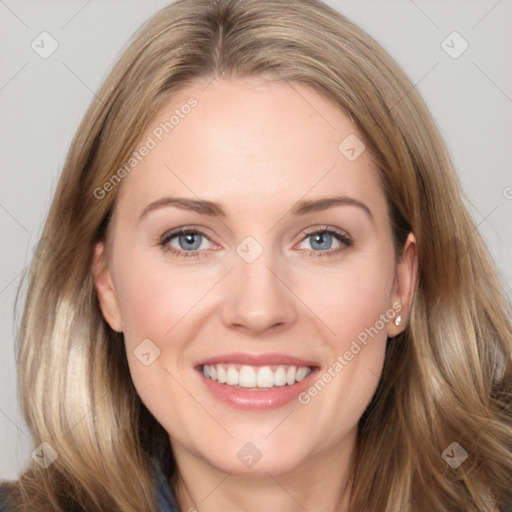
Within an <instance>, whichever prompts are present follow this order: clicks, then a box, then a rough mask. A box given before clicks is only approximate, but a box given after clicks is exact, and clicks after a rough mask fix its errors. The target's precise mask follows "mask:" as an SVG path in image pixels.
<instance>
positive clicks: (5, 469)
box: [0, 0, 512, 479]
mask: <svg viewBox="0 0 512 512" xmlns="http://www.w3.org/2000/svg"><path fill="white" fill-rule="evenodd" d="M292 1H293V0H292ZM295 1H298V0H295ZM167 3H168V2H167V1H163V0H162V1H158V0H151V1H134V0H130V1H127V0H123V1H120V0H118V1H113V0H110V1H104V0H103V1H100V0H89V1H87V0H81V1H75V0H73V1H70V0H67V1H64V0H61V1H57V0H54V1H36V0H31V1H27V0H25V1H24V0H5V1H4V0H0V109H1V117H0V119H1V121H0V148H1V152H0V155H1V160H0V169H1V171H0V172H1V187H0V240H1V243H2V246H1V251H0V254H1V258H2V259H1V266H0V322H1V324H0V325H1V327H2V331H1V333H2V336H1V343H0V389H1V390H2V392H1V394H0V479H2V478H4V479H10V478H15V477H16V475H17V474H18V472H19V471H20V470H21V469H22V468H23V467H24V466H25V464H26V463H27V462H28V461H29V458H30V453H31V450H32V447H31V444H30V434H29V432H28V429H27V426H26V424H25V423H24V421H23V418H22V417H21V414H20V411H19V408H18V405H17V391H16V370H15V336H16V329H17V326H18V324H19V319H20V316H21V311H22V306H23V297H24V295H23V290H24V288H23V289H22V295H21V303H20V305H19V306H18V308H17V311H16V312H14V298H15V294H16V290H17V288H18V286H19V283H20V279H21V277H22V275H23V273H24V271H25V269H26V267H27V265H28V264H29V262H30V259H31V257H32V254H33V253H32V249H33V247H34V246H35V245H36V243H37V241H38V238H39V236H40V233H41V228H42V222H43V220H44V218H45V216H46V213H47V209H48V207H49V204H50V201H51V196H52V192H53V190H54V187H55V184H56V181H57V179H58V176H59V172H60V170H61V167H62V165H63V162H64V159H65V155H66V152H67V149H68V146H69V143H70V142H71V138H72V136H73V134H74V132H75V130H76V129H77V127H78V124H79V121H80V119H81V118H82V116H83V114H84V112H85V110H86V108H87V106H88V105H89V103H90V101H91V100H92V98H93V97H94V94H95V91H96V90H97V89H98V87H99V85H100V83H101V82H102V81H103V79H104V78H105V77H106V75H107V73H108V71H109V69H110V68H111V66H112V64H113V63H114V62H115V60H116V59H117V57H118V56H119V54H120V52H121V50H122V49H123V48H124V47H125V46H126V43H127V41H128V39H129V37H130V36H131V35H132V33H133V32H134V31H135V30H136V29H137V28H138V27H139V26H140V24H141V23H142V22H143V21H144V20H146V19H147V18H148V17H149V16H150V15H151V14H152V13H154V12H155V11H156V10H157V9H159V8H161V7H163V6H164V5H166V4H167ZM328 3H329V4H330V5H332V6H334V7H336V8H338V9H339V10H340V11H341V12H343V13H344V14H345V15H347V16H348V17H349V18H350V19H351V20H353V21H355V22H356V23H357V24H359V25H360V26H361V27H362V28H364V29H365V30H366V31H368V32H369V33H370V34H371V35H372V36H373V37H375V38H376V39H377V41H379V42H380V43H381V44H382V45H383V46H384V47H385V48H386V49H387V50H388V51H389V53H390V54H391V55H392V56H393V57H394V58H395V59H396V60H397V61H398V63H399V64H401V65H402V67H403V68H404V70H405V71H406V72H407V74H408V75H409V77H410V78H411V80H412V81H413V83H414V84H416V87H417V89H418V90H419V91H420V93H421V94H422V96H423V97H424V98H425V100H426V102H427V104H428V106H429V107H430V109H431V111H432V113H433V115H434V117H435V119H436V121H437V123H438V125H439V127H440V129H441V132H442V134H443V135H444V137H445V139H446V141H447V144H448V147H449V150H450V152H451V154H452V157H453V159H454V161H455V164H456V167H457V171H458V173H459V176H460V178H461V180H462V183H463V187H464V189H465V191H466V194H467V197H468V207H469V208H470V211H471V214H472V215H473V218H474V220H475V222H476V223H477V225H478V229H479V231H480V232H481V233H482V235H483V237H484V239H485V240H486V242H487V244H488V246H489V248H490V251H491V253H492V255H493V257H494V259H495V262H496V264H497V266H498V269H499V271H500V273H501V276H502V280H503V282H504V283H505V286H506V289H507V291H508V293H509V294H511V292H510V283H511V277H512V259H511V258H510V254H511V253H512V251H511V248H512V227H511V219H512V215H511V213H512V176H511V172H510V170H511V169H512V166H511V154H512V151H511V143H512V137H511V127H512V123H511V112H512V76H511V75H512V68H511V66H510V62H512V59H511V52H512V30H511V28H512V23H511V21H512V0H499V1H496V0H473V1H468V0H459V1H454V0H452V1H446V0H444V1H441V0H438V1H427V0H414V1H413V0H394V1H386V2H383V1H380V2H379V1H377V0H375V1H371V0H358V1H354V0H352V1H342V0H337V1H334V0H331V1H330V2H328ZM43 31H47V32H49V33H50V34H51V36H52V37H53V38H54V39H55V40H56V41H57V42H58V45H59V46H58V48H57V50H56V51H55V52H54V53H53V54H52V55H51V56H49V57H48V58H47V59H43V58H41V57H40V56H39V55H38V54H37V53H36V52H35V51H34V50H33V49H32V47H31V43H32V41H34V40H35V41H36V43H37V42H38V41H40V38H38V36H39V34H41V32H43ZM453 31H457V32H458V33H460V34H461V36H462V37H463V38H464V40H466V41H467V43H468V44H469V48H468V49H467V50H466V51H465V52H464V53H462V54H461V55H460V56H459V57H458V58H452V57H451V56H450V55H448V54H447V53H446V51H445V50H444V49H443V47H442V46H441V43H442V42H443V41H444V40H446V38H447V36H449V35H450V34H451V33H452V32H453ZM39 44H40V45H41V44H42V43H39ZM462 44H463V41H462V40H460V39H457V38H454V37H453V36H452V37H450V38H448V39H447V40H446V42H445V43H444V46H445V48H446V49H448V50H449V51H450V52H451V53H452V54H454V53H458V52H459V51H460V50H461V49H462V48H463V46H462ZM447 46H448V48H447ZM449 47H452V48H451V49H450V48H449ZM45 48H46V49H48V48H49V46H48V45H47V44H45Z"/></svg>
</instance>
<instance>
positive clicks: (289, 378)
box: [286, 366, 296, 386]
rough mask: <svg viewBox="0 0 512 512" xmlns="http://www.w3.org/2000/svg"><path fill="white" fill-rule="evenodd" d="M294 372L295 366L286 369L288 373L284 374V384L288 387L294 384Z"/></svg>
mask: <svg viewBox="0 0 512 512" xmlns="http://www.w3.org/2000/svg"><path fill="white" fill-rule="evenodd" d="M295 372H296V370H295V366H290V368H288V371H287V372H286V384H288V386H291V385H292V384H294V383H295Z"/></svg>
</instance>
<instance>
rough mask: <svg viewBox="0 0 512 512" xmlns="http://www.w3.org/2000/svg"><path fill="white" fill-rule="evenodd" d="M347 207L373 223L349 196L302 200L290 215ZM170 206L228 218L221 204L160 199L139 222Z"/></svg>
mask: <svg viewBox="0 0 512 512" xmlns="http://www.w3.org/2000/svg"><path fill="white" fill-rule="evenodd" d="M347 205H348V206H356V207H358V208H360V209H361V210H363V211H364V212H365V213H366V214H367V215H368V217H369V218H370V220H371V221H372V222H373V221H374V217H373V214H372V212H371V210H370V208H368V206H366V205H365V204H364V203H363V202H361V201H359V200H357V199H354V198H352V197H347V196H330V197H322V198H320V199H314V200H301V201H298V202H297V203H295V204H294V205H293V207H292V208H291V210H290V214H291V215H293V216H295V217H297V216H299V215H306V214H308V213H313V212H320V211H324V210H327V209H329V208H333V207H335V206H347ZM168 206H174V207H175V208H180V209H182V210H189V211H193V212H196V213H201V214H203V215H208V216H211V217H223V218H225V217H227V215H226V212H225V210H224V209H223V208H222V206H221V204H220V203H216V202H214V201H208V200H206V199H191V198H186V197H163V198H162V199H158V200H157V201H154V202H153V203H150V204H148V205H147V206H146V207H145V208H144V210H143V211H142V213H141V214H140V216H139V220H138V221H139V222H140V221H141V220H142V219H143V217H145V216H146V215H147V214H148V213H149V212H151V211H154V210H157V209H160V208H164V207H168Z"/></svg>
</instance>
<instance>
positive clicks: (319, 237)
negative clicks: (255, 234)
mask: <svg viewBox="0 0 512 512" xmlns="http://www.w3.org/2000/svg"><path fill="white" fill-rule="evenodd" d="M175 238H176V239H177V240H178V245H179V248H176V247H174V246H172V245H170V243H171V241H173V240H174V239H175ZM204 239H206V240H209V239H208V237H207V236H206V235H205V234H204V233H203V232H202V231H200V230H198V229H196V228H188V227H182V228H178V229H175V230H173V231H171V232H168V233H166V234H164V235H163V236H162V238H161V239H160V240H159V242H158V245H160V246H161V247H162V249H163V250H164V251H165V252H167V253H170V254H172V255H173V256H176V257H178V258H190V257H193V258H194V257H195V258H198V257H203V256H206V254H201V253H204V252H205V251H204V250H203V249H204V248H203V249H201V245H202V242H203V240H204ZM308 239H311V242H310V246H311V248H312V249H311V250H309V253H310V254H309V256H310V257H314V258H317V257H330V256H335V255H336V254H338V253H340V252H341V251H343V250H345V249H347V248H348V247H351V246H352V244H353V241H352V239H351V238H350V236H349V235H348V234H347V233H346V232H344V231H341V230H338V229H336V228H333V227H329V226H321V227H320V228H318V227H317V228H314V229H313V228H311V229H310V230H308V232H305V233H304V237H303V241H305V240H308ZM333 240H336V241H337V242H338V243H339V244H341V247H339V248H337V249H333V250H331V248H332V244H333Z"/></svg>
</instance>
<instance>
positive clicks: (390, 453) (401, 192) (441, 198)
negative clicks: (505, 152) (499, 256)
mask: <svg viewBox="0 0 512 512" xmlns="http://www.w3.org/2000/svg"><path fill="white" fill-rule="evenodd" d="M220 76H226V77H235V78H243V77H250V76H264V77H267V78H268V79H269V80H282V81H290V82H298V83H302V84H307V85H309V86H310V87H312V88H314V89H315V90H316V91H317V92H318V93H320V94H322V95H325V96H326V97H328V98H330V99H331V100H332V101H334V102H335V103H336V104H337V105H339V107H340V108H341V109H343V110H344V112H346V113H347V114H348V115H349V116H350V117H351V118H352V120H353V121H354V123H355V125H356V126H357V129H358V130H359V132H360V133H361V134H362V136H363V137H364V142H365V144H366V146H367V148H368V149H369V150H370V152H371V154H372V155H373V159H374V160H375V162H376V164H377V166H378V170H379V174H380V177H381V179H382V183H383V189H384V193H385V195H386V198H387V201H388V205H389V209H390V212H391V218H392V228H393V233H394V238H395V243H396V247H397V250H398V251H400V248H401V247H402V246H403V243H404V240H405V238H406V236H407V234H408V233H409V232H410V231H412V232H413V233H414V234H415V236H416V240H417V254H418V264H419V267H418V281H417V289H416V292H415V296H414V300H413V304H412V310H411V314H410V318H409V321H408V324H407V326H406V328H405V330H404V331H403V333H402V334H400V335H399V336H398V337H396V338H394V339H393V341H392V342H388V346H387V351H386V360H385V365H384V369H383V374H382V378H381V381H380V384H379V386H378V389H377V391H376V393H375V395H374V397H373V399H372V401H371V403H370V405H369V407H368V408H367V410H366V411H365V413H364V415H363V416H362V418H361V419H360V422H359V431H358V439H357V446H356V452H355V457H354V459H353V461H352V466H351V482H352V494H351V497H350V505H349V510H350V511H351V512H363V511H366V512H367V511H379V512H381V511H382V512H396V511H401V512H407V511H411V512H431V511H433V510H436V511H440V510H443V511H459V512H468V511H478V512H483V511H486V510H491V508H489V507H490V506H491V505H492V506H495V507H496V508H497V509H498V510H504V508H505V505H506V504H509V503H511V502H512V485H511V480H512V412H511V411H512V348H511V340H512V328H511V320H510V319H511V311H510V303H509V299H508V298H507V297H506V295H505V293H504V291H503V289H502V287H501V285H500V282H499V280H498V277H497V274H496V271H495V270H494V267H493V263H492V259H491V257H490V255H489V254H488V251H487V249H486V247H485V245H484V243H483V242H482V239H481V237H480V235H479V234H478V230H477V229H476V227H475V225H474V223H473V222H472V220H471V217H470V215H469V214H468V211H467V210H466V208H465V206H464V203H463V199H464V198H463V192H462V190H461V187H460V184H459V181H458V179H457V177H456V175H455V173H454V170H453V166H452V163H451V161H450V158H449V156H448V153H447V150H446V148H445V145H444V143H443V141H442V139H441V137H440V135H439V132H438V129H437V127H436V126H435V123H434V122H433V120H432V118H431V116H430V114H429V113H428V111H427V108H426V106H425V104H424V102H423V100H422V99H421V97H420V96H419V94H418V93H417V92H416V90H415V88H414V87H413V84H412V83H411V82H410V80H409V79H408V78H407V76H406V75H405V74H404V72H403V71H402V70H401V69H400V68H399V66H398V65H397V64H396V62H395V61H394V60H393V59H392V58H391V57H390V56H389V55H388V54H387V53H386V52H385V51H384V50H383V49H382V47H381V46H380V45H379V44H378V43H376V42H375V41H374V40H373V39H372V38H371V37H370V36H369V35H368V34H366V33H365V32H364V31H363V30H361V29H360V28H358V27H357V26H355V25H354V24H353V23H352V22H350V21H349V20H347V19H346V18H345V17H344V16H343V15H341V14H340V13H338V12H337V11H336V10H334V9H332V8H330V7H328V6H327V5H326V4H324V3H322V2H321V1H319V0H302V1H300V2H290V1H288V0H219V1H213V0H178V1H176V2H174V3H172V4H171V5H169V6H167V7H165V8H164V9H162V10H161V11H159V12H158V13H157V14H156V15H155V16H154V17H152V18H151V19H150V20H149V21H148V22H146V23H145V25H144V26H143V27H142V28H141V30H140V31H139V32H138V33H137V34H136V35H135V37H134V38H133V40H132V41H131V42H130V45H129V46H128V47H127V48H126V49H125V50H124V53H123V54H122V56H121V57H120V59H119V60H118V62H117V63H116V64H115V66H114V67H113V70H112V71H111V73H110V74H109V76H108V77H107V78H106V80H105V82H104V84H103V85H102V86H101V88H100V90H99V92H98V93H97V95H96V98H95V99H94V100H93V102H92V104H91V106H90V107H89V109H88V111H87V113H86V114H85V117H84V119H83V121H82V123H81V125H80V127H79V129H78V131H77V133H76V135H75V137H74V140H73V142H72V144H71V147H70V149H69V153H68V156H67V159H66V162H65V164H64V168H63V171H62V174H61V177H60V181H59V183H58V186H57V189H56V192H55V195H54V198H53V202H52V204H51V208H50V211H49V213H48V217H47V219H46V222H45V226H44V231H43V241H44V243H43V244H41V245H40V247H39V249H38V252H37V253H36V255H35V258H34V259H33V261H32V263H31V266H30V269H29V273H28V280H29V283H28V285H29V286H28V294H27V298H26V302H25V306H24V312H23V317H22V322H21V327H20V333H19V353H18V378H19V382H18V387H19V392H20V396H21V403H22V409H23V413H24V416H25V419H26V421H27V425H28V426H29V428H30V430H31V432H32V435H33V443H34V447H36V446H39V444H40V443H41V442H43V441H44V442H46V443H48V444H49V445H50V446H51V447H52V448H53V449H54V450H55V451H56V453H57V454H58V457H57V459H56V460H55V461H54V462H53V464H51V465H50V466H49V467H47V468H46V469H43V468H42V467H41V466H40V465H39V464H36V463H35V462H34V463H32V464H31V465H30V466H28V467H27V468H25V469H24V470H23V472H22V473H21V474H20V475H19V478H18V479H17V480H16V481H14V482H11V483H10V488H11V491H12V492H11V493H10V495H11V497H12V499H13V500H14V501H16V502H17V503H18V504H19V505H20V506H21V509H22V510H25V511H36V510H37V511H41V510H58V511H65V510H66V511H67V510H70V508H72V507H81V508H82V509H84V510H87V511H88V512H95V511H104V510H109V511H111V512H115V511H123V512H151V511H154V510H156V508H157V507H156V502H155V499H156V498H155V490H154V487H155V486H154V478H155V465H154V461H155V460H160V461H166V462H165V469H164V471H165V474H166V475H167V477H169V478H170V479H171V480H172V478H173V475H174V476H175V475H176V474H177V471H178V470H179V468H176V467H175V465H174V462H173V456H172V450H171V447H170V442H169V439H168V435H167V433H166V432H165V431H164V429H163V427H162V426H161V425H160V424H159V423H158V422H157V421H156V419H155V418H154V417H153V416H152V415H151V414H150V413H149V411H148V410H147V409H146V407H145V406H144V404H143V403H142V401H141V400H140V398H139V396H138V395H137V392H136V390H135V388H134V385H133V383H132V381H131V377H130V372H129V368H128V363H127V358H126V353H125V348H124V342H123V336H122V333H117V332H115V331H113V330H112V329H111V328H110V327H109V325H108V324H107V323H106V321H105V320H104V318H103V316H102V314H101V311H100V308H99V303H98V299H97V295H96V292H95V288H94V284H93V279H92V275H91V265H92V261H93V249H94V245H95V244H96V243H97V242H98V241H100V240H104V239H105V237H106V235H107V234H108V229H109V219H110V216H111V214H112V210H113V208H114V206H115V200H116V196H117V193H118V190H119V188H120V187H114V188H113V190H111V191H110V192H109V193H108V194H105V197H103V198H101V199H98V198H97V193H96V194H95V190H97V189H98V187H102V186H103V185H104V184H105V183H106V182H107V181H109V180H110V179H111V177H112V176H113V174H114V173H115V172H116V171H117V170H118V169H119V168H121V167H122V166H123V164H124V162H125V161H126V160H127V159H128V158H129V157H130V154H131V153H132V152H133V151H134V149H136V148H135V144H136V143H137V141H138V139H139V138H140V137H141V135H142V134H143V133H144V130H145V129H146V128H147V127H148V124H149V122H150V120H151V118H152V117H153V116H154V114H155V113H156V112H157V111H158V110H159V109H160V107H161V106H162V105H163V104H164V102H165V101H166V100H168V99H169V97H170V96H171V95H173V94H174V93H176V92H177V91H178V90H183V88H185V87H186V86H187V84H190V83H192V82H193V81H195V80H204V81H205V82H207V81H208V80H213V79H215V78H216V77H220ZM340 142H341V141H340ZM133 172H137V171H136V170H134V171H133ZM121 186H122V183H121ZM452 442H457V443H459V445H460V446H462V447H463V448H464V449H465V450H466V451H467V453H468V458H467V459H466V460H465V461H464V463H463V464H462V465H460V466H459V467H458V468H455V469H452V468H451V467H450V466H449V465H448V464H447V463H446V462H445V459H443V457H442V453H443V451H444V450H445V449H446V448H447V447H449V446H450V445H451V443H452Z"/></svg>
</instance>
